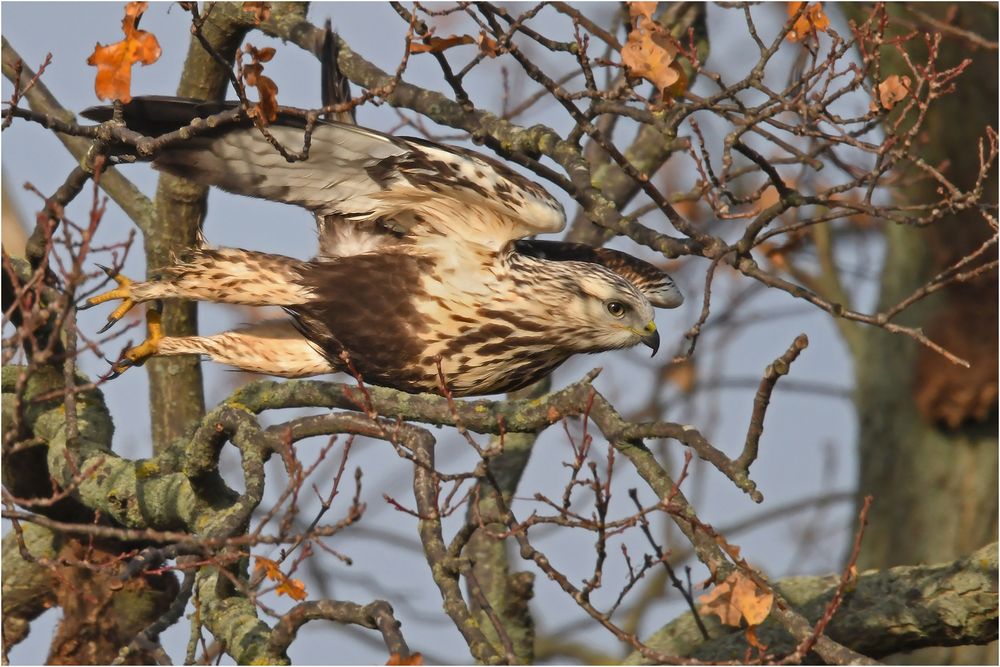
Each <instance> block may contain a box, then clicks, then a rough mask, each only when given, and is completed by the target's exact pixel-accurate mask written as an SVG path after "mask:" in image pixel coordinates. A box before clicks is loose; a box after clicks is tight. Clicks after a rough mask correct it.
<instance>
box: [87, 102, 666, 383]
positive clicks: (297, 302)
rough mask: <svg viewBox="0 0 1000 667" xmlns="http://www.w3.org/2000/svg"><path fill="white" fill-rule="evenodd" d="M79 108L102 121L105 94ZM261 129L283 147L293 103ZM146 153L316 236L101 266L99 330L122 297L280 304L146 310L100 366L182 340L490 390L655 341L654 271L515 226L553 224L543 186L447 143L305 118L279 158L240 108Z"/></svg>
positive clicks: (661, 300)
mask: <svg viewBox="0 0 1000 667" xmlns="http://www.w3.org/2000/svg"><path fill="white" fill-rule="evenodd" d="M234 106H235V105H234V104H232V103H228V104H223V105H220V104H208V103H200V102H195V101H192V100H183V99H178V98H136V99H134V100H133V102H132V103H130V104H129V105H127V106H125V109H124V119H125V122H126V124H127V125H128V126H129V127H130V128H132V129H137V130H140V131H142V132H144V133H145V134H159V133H162V132H167V131H172V130H176V129H178V128H180V127H182V126H184V125H187V124H188V123H190V122H191V121H192V120H194V119H196V118H202V117H205V116H206V115H208V114H212V113H218V112H220V111H223V110H225V109H232V108H234ZM84 115H85V116H86V117H88V118H91V119H93V120H98V121H104V120H108V119H109V118H110V117H111V110H110V108H108V107H97V108H93V109H88V110H87V111H85V112H84ZM268 130H269V132H270V134H271V135H273V137H274V138H275V139H276V140H277V141H279V142H281V144H282V145H284V146H288V147H300V146H302V145H303V135H304V123H303V121H302V120H301V119H298V118H295V117H292V116H289V115H287V114H283V115H282V116H281V117H279V118H278V120H277V121H276V122H274V123H272V124H270V125H269V127H268ZM153 166H154V167H155V168H157V169H160V170H162V171H165V172H168V173H171V174H174V175H177V176H181V177H183V178H186V179H190V180H192V181H195V182H197V183H201V184H204V185H214V186H217V187H219V188H222V189H223V190H226V191H229V192H233V193H237V194H241V195H248V196H251V197H261V198H264V199H269V200H273V201H278V202H285V203H288V204H294V205H298V206H301V207H304V208H306V209H308V210H309V211H311V212H312V213H313V214H314V215H315V216H316V218H317V222H318V224H319V230H320V239H319V241H320V252H319V254H318V256H317V257H315V258H314V259H312V260H310V261H302V260H298V259H294V258H291V257H285V256H281V255H275V254H269V253H265V252H255V251H250V250H242V249H236V248H218V249H212V248H209V247H199V248H194V249H191V250H188V251H186V252H184V254H182V255H181V256H179V257H177V258H176V263H174V264H173V265H171V266H169V267H167V268H165V269H164V270H162V272H161V273H160V274H159V275H158V276H157V277H156V278H155V279H152V280H148V281H145V282H133V281H130V280H128V279H127V278H125V277H124V276H119V275H112V274H111V272H110V271H109V275H112V277H113V278H114V279H115V280H116V281H117V283H118V286H117V287H116V288H115V289H113V290H111V291H108V292H106V293H104V294H101V295H98V296H95V297H92V298H90V299H88V300H87V301H86V302H84V304H82V307H90V306H93V305H96V304H99V303H104V302H106V301H111V300H115V299H121V300H122V303H121V304H120V305H119V306H118V307H117V308H116V309H115V311H114V312H113V313H112V314H111V315H110V316H109V318H108V324H107V326H106V327H105V329H107V328H108V327H110V326H111V325H113V324H114V323H115V322H117V321H118V320H119V319H120V318H121V317H122V316H123V315H124V314H125V313H126V312H127V311H128V309H129V308H131V307H132V306H133V305H134V304H136V303H140V302H158V301H159V300H161V299H195V300H202V301H213V302H219V303H231V304H242V305H251V306H262V305H277V306H281V307H282V308H283V309H284V310H285V311H286V312H287V313H288V314H289V315H290V316H291V317H290V318H289V319H288V320H286V321H270V322H267V323H264V324H258V325H252V326H247V327H244V328H241V329H236V330H233V331H228V332H224V333H220V334H217V335H214V336H178V337H173V336H164V335H163V333H162V331H161V330H160V327H159V322H158V319H157V317H156V313H155V312H154V311H153V310H152V309H151V311H150V314H149V317H150V319H149V324H148V332H149V334H148V338H147V340H146V341H144V342H143V343H142V344H141V345H139V346H137V347H135V348H132V349H130V350H128V351H126V353H125V354H124V357H123V358H122V360H120V361H119V362H116V363H115V364H113V370H114V372H115V373H116V374H117V373H119V372H121V371H122V370H124V369H125V368H127V367H129V366H133V365H139V364H141V363H143V362H144V361H145V360H146V359H147V358H149V357H150V356H154V355H178V354H199V355H206V356H208V357H209V358H211V359H212V360H214V361H217V362H221V363H223V364H228V365H231V366H235V367H237V368H240V369H244V370H248V371H254V372H257V373H264V374H269V375H276V376H282V377H305V376H311V375H319V374H325V373H332V372H336V371H343V370H346V369H350V370H353V371H354V372H356V373H357V374H358V375H360V377H361V378H362V379H363V380H364V381H365V382H368V383H372V384H377V385H381V386H386V387H392V388H395V389H400V390H403V391H406V392H434V393H442V391H448V392H451V393H452V394H453V395H455V396H469V395H480V394H492V393H498V392H505V391H512V390H515V389H519V388H521V387H525V386H527V385H529V384H531V383H533V382H535V381H537V380H539V379H541V378H544V377H545V376H547V375H548V374H549V373H550V372H551V371H552V370H553V369H554V368H556V367H557V366H559V365H560V364H562V363H563V362H564V361H566V359H568V358H569V357H570V356H572V355H574V354H579V353H589V352H601V351H604V350H613V349H620V348H627V347H631V346H634V345H637V344H639V343H643V344H645V345H647V346H648V347H650V348H652V350H653V353H654V354H655V352H656V350H657V348H658V346H659V341H660V339H659V333H658V332H657V330H656V325H655V324H654V322H653V308H654V307H659V308H675V307H677V306H679V305H680V304H681V302H682V301H683V297H682V296H681V294H680V292H679V291H678V289H677V287H676V286H675V285H674V282H673V280H671V278H670V276H669V275H668V274H667V273H665V272H663V271H661V270H660V269H658V268H657V267H655V266H653V265H652V264H649V263H647V262H644V261H642V260H639V259H637V258H635V257H632V256H630V255H628V254H625V253H622V252H618V251H615V250H609V249H605V248H594V247H590V246H587V245H583V244H576V243H566V242H559V241H541V240H534V239H530V238H528V237H532V236H534V235H536V234H541V233H553V232H558V231H560V230H562V229H563V228H564V226H565V224H566V217H565V214H564V212H563V209H562V207H561V206H560V204H559V202H557V201H556V200H555V199H554V198H553V197H552V196H551V195H550V194H549V193H548V192H546V190H545V189H544V188H542V187H541V186H539V185H537V184H536V183H533V182H532V181H530V180H528V179H526V178H524V177H523V176H521V175H519V174H517V173H516V172H514V171H513V170H511V169H509V168H508V167H506V166H504V165H503V164H502V163H500V162H498V161H497V160H495V159H492V158H489V157H486V156H484V155H481V154H479V153H476V152H474V151H469V150H466V149H463V148H458V147H454V146H445V145H441V144H436V143H433V142H430V141H426V140H423V139H416V138H412V137H395V136H388V135H385V134H382V133H380V132H376V131H374V130H369V129H365V128H363V127H360V126H357V125H351V124H345V123H340V122H334V121H319V122H317V124H316V125H315V126H314V127H313V130H312V133H311V145H310V149H309V154H308V158H307V159H305V160H301V161H295V162H289V161H287V160H286V159H285V158H284V157H282V156H281V155H280V154H279V152H278V151H277V150H276V149H275V148H274V147H273V146H272V145H271V144H270V143H268V141H267V140H266V138H265V137H264V136H263V135H262V133H261V132H260V131H259V130H258V129H256V128H255V127H253V125H252V123H251V122H250V121H249V120H246V119H244V120H243V121H242V122H240V123H236V124H224V125H219V126H218V127H216V128H213V129H211V130H209V131H208V132H207V133H202V134H198V135H196V136H194V137H191V138H189V139H188V140H185V141H180V142H177V143H173V144H171V145H169V146H168V147H167V148H165V149H164V150H162V151H161V152H159V153H158V154H157V155H156V156H155V159H154V160H153ZM442 381H443V382H444V385H442Z"/></svg>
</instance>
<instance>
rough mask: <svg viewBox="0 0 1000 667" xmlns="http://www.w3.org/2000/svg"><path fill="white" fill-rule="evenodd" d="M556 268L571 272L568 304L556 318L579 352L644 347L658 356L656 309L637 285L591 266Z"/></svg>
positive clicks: (568, 264) (565, 295)
mask: <svg viewBox="0 0 1000 667" xmlns="http://www.w3.org/2000/svg"><path fill="white" fill-rule="evenodd" d="M553 264H557V265H558V266H559V267H560V268H565V269H569V270H570V271H569V276H568V277H569V278H570V280H571V281H572V283H571V284H570V285H569V286H568V287H569V288H568V289H565V290H564V291H563V298H564V299H565V303H564V306H563V308H562V309H561V311H560V312H558V313H556V317H558V318H559V320H560V323H561V324H562V326H564V327H566V328H567V329H569V330H570V332H571V333H572V335H573V341H574V343H575V346H576V347H577V351H579V352H601V351H604V350H615V349H620V348H625V347H632V346H634V345H638V344H639V343H642V344H644V345H646V346H647V347H649V348H651V349H652V350H653V354H656V350H657V349H658V348H659V346H660V334H659V332H658V331H657V330H656V324H654V323H653V305H652V304H651V303H650V302H649V299H647V298H646V297H645V296H644V295H643V294H642V292H640V291H639V289H638V288H637V287H636V286H635V285H634V284H632V283H631V282H629V281H628V280H625V279H624V278H622V277H621V276H619V275H618V274H617V273H614V272H613V271H610V270H608V269H606V268H604V267H603V266H598V265H596V264H591V263H588V262H558V263H553ZM558 282H561V281H553V283H558ZM553 287H555V288H557V289H559V287H557V286H556V285H553Z"/></svg>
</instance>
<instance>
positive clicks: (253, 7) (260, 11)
mask: <svg viewBox="0 0 1000 667" xmlns="http://www.w3.org/2000/svg"><path fill="white" fill-rule="evenodd" d="M243 11H245V12H249V13H251V14H253V20H254V23H256V24H257V25H260V24H261V23H262V22H264V21H266V20H268V19H269V18H271V3H270V2H244V3H243Z"/></svg>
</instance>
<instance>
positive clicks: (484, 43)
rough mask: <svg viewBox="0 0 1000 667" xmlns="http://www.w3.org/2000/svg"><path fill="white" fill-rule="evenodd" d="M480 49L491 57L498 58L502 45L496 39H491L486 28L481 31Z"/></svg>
mask: <svg viewBox="0 0 1000 667" xmlns="http://www.w3.org/2000/svg"><path fill="white" fill-rule="evenodd" d="M479 50H480V51H482V52H483V53H484V54H485V55H487V56H489V57H490V58H496V57H497V56H498V55H500V45H499V44H497V41H496V40H495V39H491V38H490V37H489V36H488V35H487V34H486V31H485V30H483V31H480V33H479Z"/></svg>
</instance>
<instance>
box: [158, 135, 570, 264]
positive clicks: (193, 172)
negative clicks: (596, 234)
mask: <svg viewBox="0 0 1000 667" xmlns="http://www.w3.org/2000/svg"><path fill="white" fill-rule="evenodd" d="M269 130H270V132H271V134H272V135H273V136H274V137H275V139H277V140H278V141H279V142H281V144H282V145H284V146H286V147H287V148H289V149H290V150H293V151H300V150H301V149H302V146H303V136H304V131H303V130H302V129H299V128H294V127H289V126H282V125H272V126H270V128H269ZM154 165H155V166H157V167H158V168H160V169H164V170H166V171H169V172H172V173H175V174H177V175H180V176H184V177H187V178H190V179H193V180H197V181H201V182H203V183H207V184H211V185H216V186H218V187H221V188H222V189H224V190H229V191H231V192H235V193H237V194H243V195H249V196H254V197H262V198H265V199H270V200H274V201H281V202H286V203H289V204H297V205H299V206H303V207H305V208H307V209H310V210H312V211H314V212H315V213H316V215H318V216H321V217H325V216H340V217H343V218H345V219H346V222H348V223H349V222H350V221H352V220H353V221H356V222H373V221H376V220H386V221H389V222H390V223H391V224H393V225H398V226H400V227H402V228H403V229H405V230H407V231H409V233H410V235H411V236H412V237H413V240H414V241H416V242H417V243H423V242H425V241H426V242H429V243H431V244H432V245H438V242H437V241H435V240H433V237H441V236H445V237H447V238H448V242H449V243H451V244H459V243H469V242H474V243H477V244H481V245H485V246H487V247H489V248H492V249H494V250H499V249H500V248H502V247H503V246H504V245H505V244H506V243H508V242H509V241H513V240H516V239H519V238H523V237H525V236H531V235H534V234H539V233H548V232H558V231H560V230H561V229H562V228H563V227H564V226H565V224H566V216H565V213H564V212H563V209H562V206H560V204H559V202H558V201H556V200H555V199H554V198H553V197H552V196H551V195H550V194H549V193H548V192H546V191H545V189H544V188H542V187H541V186H539V185H538V184H536V183H533V182H532V181H530V180H528V179H527V178H524V177H523V176H521V175H519V174H517V173H516V172H514V171H512V170H511V169H509V168H508V167H506V166H505V165H503V164H502V163H500V162H497V161H495V160H492V159H490V158H487V157H486V156H483V155H479V154H477V153H475V152H472V151H466V150H463V149H460V148H452V147H446V146H441V145H438V144H433V143H431V142H425V141H423V140H419V139H403V138H395V137H390V136H387V135H384V134H381V133H379V132H375V131H373V130H368V129H365V128H361V127H358V126H356V125H346V124H342V123H334V122H324V123H321V124H318V125H317V126H316V127H315V128H314V131H313V133H312V137H311V144H310V150H309V158H308V159H307V160H304V161H298V162H288V161H287V160H285V159H284V158H283V157H282V156H281V155H280V154H279V153H278V152H277V151H276V150H275V149H274V147H273V146H271V145H270V144H269V143H268V142H267V141H266V140H265V139H264V138H263V137H262V136H261V134H260V132H258V131H257V130H256V129H254V128H237V129H231V130H228V131H222V132H220V133H219V134H217V135H215V136H202V137H195V138H194V139H192V140H191V141H188V142H183V143H181V144H178V145H177V146H176V148H174V149H173V150H169V151H166V152H165V153H164V154H163V155H162V156H161V157H159V158H157V160H156V161H155V162H154ZM334 245H338V244H336V243H335V244H334ZM344 245H345V248H346V247H347V246H350V245H351V244H349V243H345V244H344ZM351 250H352V251H356V250H355V249H354V248H351Z"/></svg>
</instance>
